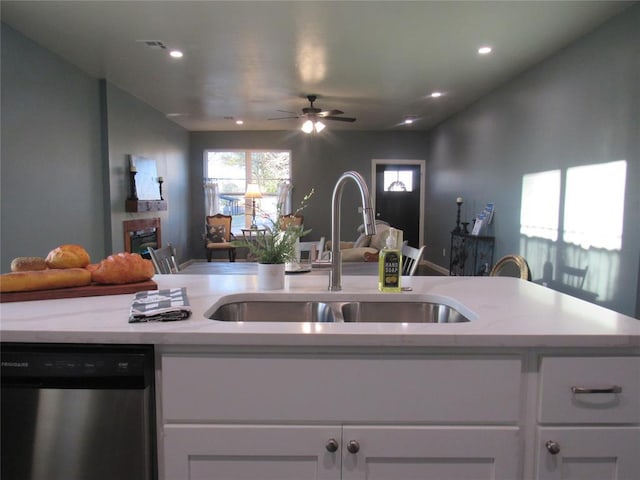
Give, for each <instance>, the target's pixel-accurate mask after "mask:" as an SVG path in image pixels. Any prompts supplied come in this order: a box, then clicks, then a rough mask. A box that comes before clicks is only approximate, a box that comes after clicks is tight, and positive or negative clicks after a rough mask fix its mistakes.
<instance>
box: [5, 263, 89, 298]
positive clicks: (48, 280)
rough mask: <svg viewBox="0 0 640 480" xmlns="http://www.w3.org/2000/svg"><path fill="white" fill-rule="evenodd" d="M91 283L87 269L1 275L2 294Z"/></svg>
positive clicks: (80, 285)
mask: <svg viewBox="0 0 640 480" xmlns="http://www.w3.org/2000/svg"><path fill="white" fill-rule="evenodd" d="M90 283H91V272H90V271H89V270H87V269H86V268H67V269H63V270H56V269H49V270H40V271H33V272H11V273H5V274H2V275H0V293H8V292H29V291H33V290H51V289H56V288H68V287H83V286H85V285H89V284H90Z"/></svg>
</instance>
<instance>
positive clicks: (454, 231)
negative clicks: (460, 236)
mask: <svg viewBox="0 0 640 480" xmlns="http://www.w3.org/2000/svg"><path fill="white" fill-rule="evenodd" d="M463 203H464V202H463V201H462V197H458V198H456V205H458V215H457V216H456V228H454V229H453V232H452V233H461V232H462V229H461V228H460V207H461V206H462V204H463Z"/></svg>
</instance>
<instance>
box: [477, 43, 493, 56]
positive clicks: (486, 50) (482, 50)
mask: <svg viewBox="0 0 640 480" xmlns="http://www.w3.org/2000/svg"><path fill="white" fill-rule="evenodd" d="M478 53H479V54H480V55H487V54H489V53H491V47H489V46H488V45H485V46H484V47H480V48H479V49H478Z"/></svg>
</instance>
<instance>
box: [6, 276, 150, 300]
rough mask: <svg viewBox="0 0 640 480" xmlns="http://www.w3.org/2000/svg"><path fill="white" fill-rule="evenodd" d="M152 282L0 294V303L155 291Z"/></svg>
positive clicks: (93, 285)
mask: <svg viewBox="0 0 640 480" xmlns="http://www.w3.org/2000/svg"><path fill="white" fill-rule="evenodd" d="M157 289H158V284H157V283H156V282H154V281H153V280H146V281H144V282H137V283H125V284H123V285H97V284H92V285H87V286H85V287H71V288H57V289H55V290H34V291H31V292H10V293H0V303H5V302H28V301H31V300H54V299H58V298H76V297H98V296H102V295H120V294H123V293H135V292H142V291H145V290H157Z"/></svg>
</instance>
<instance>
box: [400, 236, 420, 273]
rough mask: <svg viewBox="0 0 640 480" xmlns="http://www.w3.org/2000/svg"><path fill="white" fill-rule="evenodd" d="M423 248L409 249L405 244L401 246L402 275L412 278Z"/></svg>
mask: <svg viewBox="0 0 640 480" xmlns="http://www.w3.org/2000/svg"><path fill="white" fill-rule="evenodd" d="M424 249H425V246H424V245H423V246H421V247H420V248H414V247H410V246H409V245H407V244H406V243H404V244H403V245H402V275H403V276H406V277H413V276H414V275H415V273H416V271H417V270H418V264H419V263H420V259H421V258H422V254H423V253H424Z"/></svg>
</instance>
